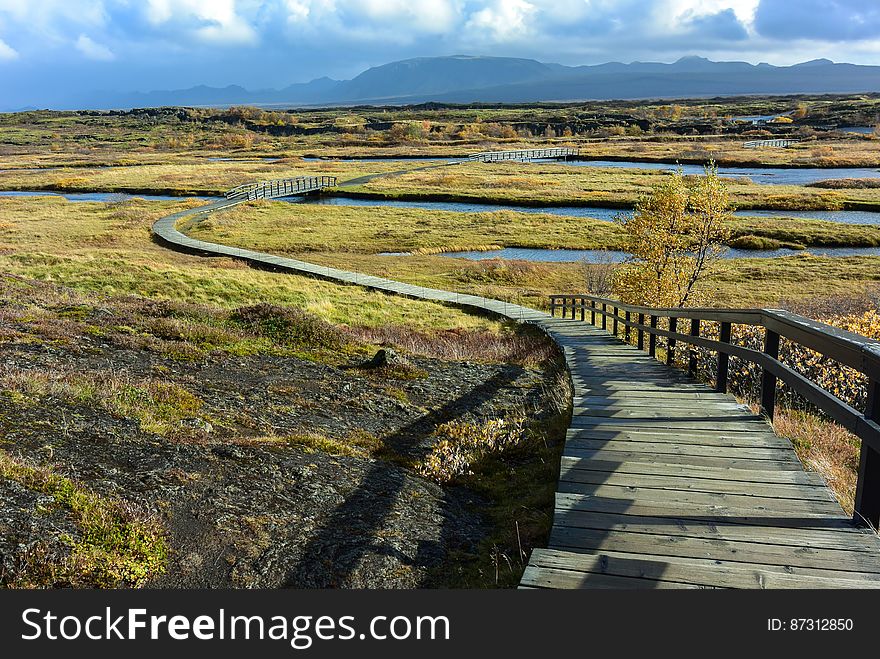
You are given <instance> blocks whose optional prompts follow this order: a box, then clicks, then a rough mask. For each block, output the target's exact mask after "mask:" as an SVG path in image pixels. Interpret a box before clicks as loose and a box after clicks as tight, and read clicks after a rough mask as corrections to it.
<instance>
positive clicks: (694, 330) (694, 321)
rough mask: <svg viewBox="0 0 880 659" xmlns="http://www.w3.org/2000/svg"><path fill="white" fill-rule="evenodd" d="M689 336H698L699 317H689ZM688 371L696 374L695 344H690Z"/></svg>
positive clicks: (692, 374)
mask: <svg viewBox="0 0 880 659" xmlns="http://www.w3.org/2000/svg"><path fill="white" fill-rule="evenodd" d="M691 336H700V319H699V318H691ZM688 373H689V374H690V375H691V376H694V375H696V374H697V346H691V347H690V350H689V357H688Z"/></svg>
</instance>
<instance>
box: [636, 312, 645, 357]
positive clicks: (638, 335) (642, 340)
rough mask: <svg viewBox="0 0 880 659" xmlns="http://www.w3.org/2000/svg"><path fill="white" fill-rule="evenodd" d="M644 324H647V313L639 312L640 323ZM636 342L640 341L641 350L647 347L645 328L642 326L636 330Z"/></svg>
mask: <svg viewBox="0 0 880 659" xmlns="http://www.w3.org/2000/svg"><path fill="white" fill-rule="evenodd" d="M644 324H645V314H643V313H640V314H639V325H644ZM636 342H637V343H638V346H639V350H644V349H645V330H643V329H642V328H641V327H639V329H638V330H636Z"/></svg>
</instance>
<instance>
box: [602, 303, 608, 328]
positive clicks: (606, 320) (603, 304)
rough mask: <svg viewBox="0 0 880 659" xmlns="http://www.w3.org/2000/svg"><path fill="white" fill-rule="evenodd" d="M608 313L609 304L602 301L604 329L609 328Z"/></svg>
mask: <svg viewBox="0 0 880 659" xmlns="http://www.w3.org/2000/svg"><path fill="white" fill-rule="evenodd" d="M607 314H608V305H607V304H605V303H604V302H603V303H602V329H603V330H607V329H608V316H607Z"/></svg>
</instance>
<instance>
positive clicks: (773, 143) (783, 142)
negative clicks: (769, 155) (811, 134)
mask: <svg viewBox="0 0 880 659" xmlns="http://www.w3.org/2000/svg"><path fill="white" fill-rule="evenodd" d="M798 142H800V140H793V139H779V140H749V141H748V142H743V147H745V148H746V149H772V148H779V149H782V148H785V147H787V146H791V145H792V144H797V143H798Z"/></svg>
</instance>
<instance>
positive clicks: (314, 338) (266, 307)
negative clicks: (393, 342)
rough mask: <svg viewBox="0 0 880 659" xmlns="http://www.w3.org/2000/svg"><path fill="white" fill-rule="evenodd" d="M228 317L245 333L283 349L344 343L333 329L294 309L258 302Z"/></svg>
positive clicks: (329, 325)
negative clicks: (275, 342)
mask: <svg viewBox="0 0 880 659" xmlns="http://www.w3.org/2000/svg"><path fill="white" fill-rule="evenodd" d="M229 317H230V320H231V321H232V322H233V323H235V324H236V325H238V326H240V327H242V328H244V329H246V330H247V331H249V332H252V333H254V334H257V335H259V336H265V337H267V338H270V339H272V340H274V341H277V342H278V343H281V344H284V345H289V346H294V347H302V348H328V349H335V348H339V347H341V346H342V345H343V344H344V343H345V340H344V336H343V334H342V332H340V330H339V329H337V328H336V327H335V326H334V325H331V324H330V323H328V322H326V321H324V320H321V319H320V318H318V317H317V316H315V315H314V314H311V313H309V312H308V311H303V310H302V309H296V308H294V307H281V306H278V305H275V304H269V303H266V302H262V303H260V304H255V305H252V306H247V307H239V308H237V309H235V310H234V311H232V313H231V314H230V316H229Z"/></svg>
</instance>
